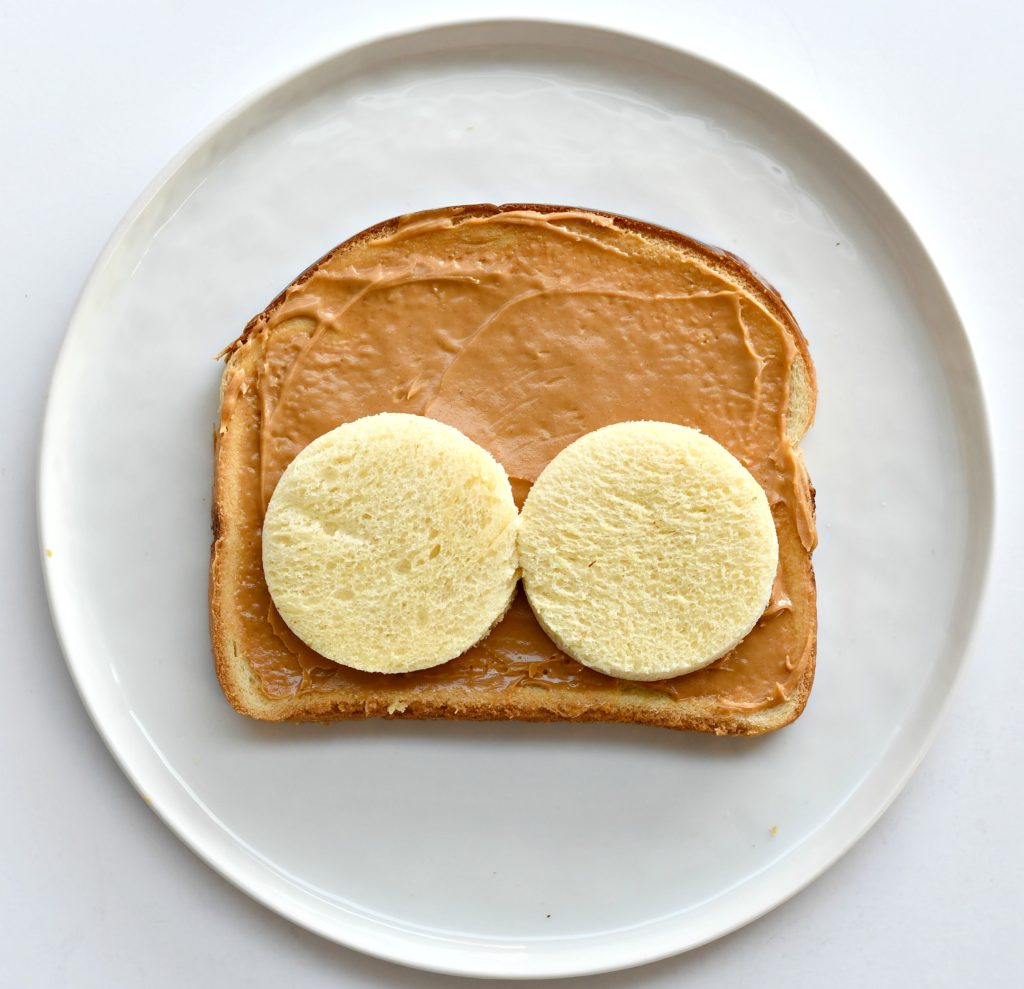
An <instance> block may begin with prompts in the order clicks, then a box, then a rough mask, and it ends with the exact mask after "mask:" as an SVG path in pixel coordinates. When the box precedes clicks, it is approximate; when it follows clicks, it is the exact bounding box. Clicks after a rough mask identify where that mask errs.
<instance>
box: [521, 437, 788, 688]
mask: <svg viewBox="0 0 1024 989" xmlns="http://www.w3.org/2000/svg"><path fill="white" fill-rule="evenodd" d="M519 543H520V554H521V565H522V571H523V586H524V588H525V590H526V596H527V598H528V599H529V601H530V606H531V607H532V608H533V612H534V614H535V615H536V616H537V620H538V621H539V622H540V624H541V627H542V628H543V629H544V631H545V632H547V634H548V635H549V636H550V637H551V639H552V640H553V641H554V642H555V643H556V645H558V647H559V648H560V649H561V650H563V651H564V652H566V653H568V655H570V656H572V657H573V659H576V660H578V661H579V662H580V663H582V664H584V665H585V666H588V667H590V668H591V669H595V670H599V671H600V672H602V673H605V674H607V675H608V676H612V677H621V678H623V679H627V680H646V681H649V680H662V679H665V678H667V677H677V676H683V675H685V674H687V673H692V672H693V671H694V670H699V669H701V668H702V667H705V666H707V665H708V664H709V663H712V662H714V661H715V660H716V659H718V658H720V657H721V656H724V655H725V654H726V653H728V652H729V651H730V650H732V649H733V648H735V647H736V646H737V645H738V644H739V643H740V642H741V641H742V640H743V639H744V638H745V637H746V635H747V634H748V633H749V632H750V630H751V629H752V628H753V627H754V624H755V622H756V621H757V620H758V619H759V618H760V617H761V615H762V614H763V613H764V610H765V608H766V607H767V605H768V600H769V597H770V596H771V591H772V584H773V582H774V580H775V573H776V570H777V567H778V560H779V549H778V540H777V538H776V534H775V523H774V521H773V519H772V512H771V508H770V507H769V505H768V499H767V497H766V496H765V493H764V491H763V490H762V489H761V486H760V485H759V484H758V483H757V481H756V480H754V478H753V477H752V476H751V474H750V472H749V471H748V470H747V469H746V468H745V467H744V466H743V465H742V464H741V463H740V462H739V461H738V460H737V459H736V458H735V457H734V456H733V455H732V454H731V453H729V451H728V450H726V449H725V448H724V447H723V446H722V445H721V444H719V443H716V442H715V441H714V440H713V439H711V438H710V437H708V436H704V435H703V434H702V433H700V432H698V431H697V430H695V429H692V428H690V427H687V426H680V425H677V424H674V423H665V422H624V423H617V424H616V425H612V426H605V427H604V428H602V429H597V430H594V432H592V433H587V434H586V435H585V436H583V437H581V438H580V439H578V440H576V441H575V442H574V443H572V444H570V445H569V446H567V447H566V448H565V449H564V450H562V452H561V453H559V454H558V456H556V457H555V458H554V460H552V461H551V463H549V464H548V466H547V467H546V468H545V469H544V471H543V473H541V475H540V477H539V478H538V479H537V482H536V483H535V484H534V485H533V488H532V489H531V490H530V493H529V495H528V496H527V498H526V503H525V504H524V505H523V514H522V522H521V528H520V535H519Z"/></svg>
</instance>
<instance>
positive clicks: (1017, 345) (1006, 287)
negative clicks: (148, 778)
mask: <svg viewBox="0 0 1024 989" xmlns="http://www.w3.org/2000/svg"><path fill="white" fill-rule="evenodd" d="M501 14H506V15H519V16H526V15H529V14H536V15H539V16H548V17H558V16H561V17H565V18H570V19H586V20H588V21H591V22H593V23H600V24H605V25H609V26H614V27H619V28H623V29H626V30H630V31H634V32H636V33H640V34H645V35H649V36H651V37H654V38H658V39H661V40H665V41H669V42H673V43H676V44H679V45H681V46H683V47H687V48H690V49H692V50H694V51H696V52H699V53H702V54H705V55H709V56H711V57H713V58H716V59H718V60H720V61H722V62H724V63H725V64H727V65H729V66H731V67H733V68H736V69H738V70H740V71H741V72H743V73H745V74H747V75H749V76H751V77H753V78H754V79H756V80H758V81H760V82H762V83H764V84H765V85H767V86H768V87H769V88H771V89H773V90H774V91H776V92H777V93H779V94H780V95H781V96H783V97H784V98H786V99H788V100H789V101H790V102H792V103H794V104H795V105H796V106H797V107H799V108H800V109H802V110H804V111H805V112H807V113H808V114H809V115H810V116H811V117H813V118H814V119H815V120H817V121H818V122H819V123H821V124H823V125H824V126H825V128H826V129H827V130H829V131H830V132H831V133H832V134H833V135H834V136H835V137H837V138H838V139H839V140H840V141H841V142H842V143H844V144H845V145H846V146H847V147H848V148H849V149H850V150H851V151H852V152H853V153H854V154H855V155H856V156H858V157H859V158H860V159H861V161H863V162H864V164H865V165H867V167H868V168H869V169H870V170H871V171H872V172H874V174H875V175H876V177H877V178H878V179H879V180H880V181H881V182H882V184H883V185H884V186H885V187H886V188H887V189H888V191H889V192H890V193H891V194H892V195H893V196H894V198H895V199H896V201H897V202H898V203H900V204H901V206H902V207H903V209H904V211H905V212H906V213H907V215H908V217H909V218H910V220H911V222H912V223H913V224H914V225H915V226H916V228H917V230H918V231H919V233H920V234H921V236H922V238H923V239H924V241H925V243H926V244H927V245H928V246H929V248H930V250H931V252H932V254H933V256H934V258H935V260H936V261H937V263H938V265H939V267H940V269H941V270H942V271H943V273H944V274H945V276H946V279H947V281H948V283H949V286H950V289H951V290H952V293H953V295H954V298H955V299H956V300H957V302H958V305H959V307H960V311H961V314H962V316H963V318H964V321H965V323H966V325H967V327H968V331H969V333H970V336H971V340H972V342H973V344H974V347H975V350H976V353H977V357H978V361H979V364H980V367H981V372H982V377H983V380H984V383H985V387H986V392H987V397H988V402H989V409H990V413H991V416H992V421H993V431H994V441H995V449H996V454H997V477H998V488H999V516H998V521H997V536H996V548H995V559H994V569H993V573H992V581H991V585H990V594H989V597H988V600H987V603H986V605H985V607H984V610H983V614H982V628H981V631H980V634H979V636H978V638H977V640H976V644H975V648H974V650H973V654H972V657H971V664H970V668H969V671H968V674H967V676H966V678H965V680H964V683H963V686H962V688H961V691H960V694H959V697H958V699H957V702H956V704H955V705H954V707H953V710H952V713H951V715H950V717H949V719H948V721H947V723H946V724H945V726H944V728H943V730H942V732H941V734H940V736H939V738H938V741H937V743H936V745H935V747H934V748H933V750H932V752H931V753H930V754H929V755H928V757H927V758H926V760H925V762H924V764H923V766H922V767H921V769H920V770H919V771H918V773H917V775H916V776H915V777H914V779H913V780H912V781H911V783H910V784H909V786H908V787H907V789H906V791H905V792H904V794H903V795H902V796H901V797H900V798H899V799H898V800H897V802H896V804H895V805H894V806H893V807H892V808H891V809H890V810H889V812H888V813H887V814H886V815H885V817H884V818H883V820H882V821H881V822H880V823H879V824H878V825H877V826H876V827H875V828H874V829H873V830H872V831H871V832H870V833H869V834H868V835H867V837H866V838H864V839H863V840H862V841H861V842H860V844H859V845H857V846H856V847H855V848H854V849H853V851H851V852H850V853H849V854H848V855H847V856H846V857H845V858H844V859H843V860H842V861H841V862H839V863H838V864H837V865H836V866H835V867H834V868H833V869H832V870H830V871H829V872H828V873H827V874H826V875H825V876H824V877H823V878H822V879H820V880H819V881H818V882H816V883H815V884H814V885H813V886H812V887H811V888H809V889H808V890H806V891H805V892H803V893H802V894H800V895H799V896H797V897H796V898H795V899H794V900H792V901H790V902H789V903H787V904H785V905H784V906H782V907H781V908H779V909H778V910H776V911H775V912H774V913H772V914H771V915H769V916H768V917H766V918H764V919H763V920H761V921H759V922H757V923H755V924H752V925H751V926H749V927H747V928H746V929H744V930H742V931H740V932H738V933H737V934H734V935H732V936H731V937H728V938H725V939H723V940H721V941H719V942H717V943H715V944H712V945H709V946H707V947H705V948H702V949H700V950H697V951H694V952H691V953H690V954H689V955H687V956H683V957H680V958H676V959H671V960H668V961H665V962H661V963H658V964H655V965H651V966H648V967H646V968H643V969H639V970H635V971H633V972H630V973H623V974H619V975H608V976H602V977H597V978H594V979H591V980H583V981H585V982H587V984H591V985H594V986H602V987H611V986H626V985H629V986H639V987H649V986H650V987H653V986H672V987H686V986H696V985H704V984H707V983H709V982H710V981H711V980H714V982H715V983H718V984H722V985H739V984H744V983H750V982H755V981H756V983H757V984H758V985H759V986H762V987H764V986H774V985H780V986H783V985H784V986H786V987H793V989H796V987H801V986H813V987H818V986H822V985H829V986H846V985H849V986H861V985H864V984H868V983H870V984H872V985H878V986H888V985H893V986H895V985H901V986H918V985H920V986H925V985H927V986H958V987H961V986H973V985H987V986H1010V985H1018V984H1019V981H1018V980H1019V978H1020V972H1021V970H1022V969H1024V937H1022V935H1021V933H1020V931H1019V927H1020V919H1021V916H1022V915H1024V854H1022V844H1024V830H1022V826H1021V823H1022V821H1024V743H1022V736H1024V729H1022V728H1021V725H1022V724H1024V703H1022V700H1021V697H1022V694H1024V676H1022V672H1021V669H1020V666H1021V660H1022V659H1024V650H1022V649H1021V646H1020V643H1019V638H1018V635H1019V633H1018V631H1017V628H1018V624H1019V623H1018V620H1017V613H1018V611H1019V610H1020V608H1021V603H1020V602H1021V599H1022V597H1024V579H1022V577H1021V570H1020V566H1019V561H1020V560H1021V558H1022V557H1024V511H1022V510H1021V505H1022V504H1024V456H1022V452H1021V451H1022V449H1024V439H1022V437H1021V432H1020V430H1021V425H1022V419H1024V417H1022V402H1021V399H1020V396H1021V393H1022V390H1024V384H1022V380H1021V378H1022V372H1021V368H1022V366H1024V287H1022V286H1024V279H1022V277H1021V266H1020V261H1019V258H1020V254H1021V244H1022V234H1021V231H1022V228H1024V206H1022V192H1021V189H1022V187H1024V182H1022V178H1021V176H1022V174H1024V123H1022V118H1024V55H1022V50H1024V7H1022V6H1021V5H1019V4H1018V3H1016V2H1015V0H1006V2H997V0H988V2H987V3H982V4H976V3H968V2H966V0H964V2H961V3H956V4H953V3H944V2H943V0H927V2H921V0H914V2H907V0H904V2H899V3H893V2H889V3H883V2H875V0H857V2H853V0H844V2H842V3H837V4H829V3H824V2H822V0H774V2H772V3H763V2H759V0H731V2H730V3H728V4H719V3H714V4H713V3H697V2H690V0H676V2H671V3H668V2H667V3H654V2H648V3H642V2H638V0H633V2H631V3H628V4H624V3H616V4H612V3H600V2H597V0H592V2H589V3H585V4H584V3H579V4H577V3H568V2H557V0H546V2H540V3H536V2H525V0H524V2H520V3H518V4H516V5H511V4H496V3H495V4H486V3H481V2H479V0H477V2H476V3H458V2H444V0H435V2H432V3H430V4H425V3H422V2H421V3H390V4H366V3H362V4H358V5H355V4H353V5H347V4H344V3H341V2H338V0H333V2H331V0H323V2H320V0H302V2H300V3H296V4H284V3H281V2H279V0H275V2H273V3H260V2H257V0H248V2H229V0H206V2H203V3H196V4H191V5H183V4H174V3H169V2H161V3H147V4H139V3H132V2H127V0H106V2H95V3H91V4H70V3H68V4H40V5H36V6H35V7H31V6H30V5H29V4H27V3H16V2H12V0H3V2H0V92H2V93H3V96H2V98H0V148H2V154H0V191H2V193H3V201H2V210H0V217H2V220H0V230H2V231H3V234H4V236H3V237H2V238H0V262H2V263H0V272H2V275H0V278H2V285H3V290H4V291H3V296H2V297H3V301H4V303H5V305H6V306H7V309H6V318H5V320H4V324H3V329H2V334H3V336H2V339H3V349H2V351H0V353H2V355H3V357H2V363H0V373H2V378H3V384H2V387H0V403H2V406H0V422H2V425H3V428H2V430H0V451H2V452H0V501H2V504H0V518H2V519H3V520H4V531H3V535H2V537H0V595H2V605H0V607H2V615H3V619H4V627H5V630H6V635H5V637H4V640H3V646H2V648H0V662H2V663H3V664H4V672H3V677H4V684H5V688H6V689H5V691H4V703H3V713H2V715H0V752H2V757H0V794H2V797H0V807H2V812H0V849H2V855H0V877H2V878H0V986H2V987H7V986H11V987H18V989H21V987H34V986H45V987H59V986H74V987H80V986H81V987H91V986H97V987H101V986H102V987H104V989H107V987H111V986H121V985H131V986H133V987H136V986H137V987H165V986H166V987H170V986H178V985H195V986H206V985H229V986H233V985H245V986H277V985H280V984H283V983H291V984H294V985H296V986H303V987H305V986H310V987H318V986H331V987H346V986H371V987H372V986H398V987H406V986H408V987H420V986H423V987H433V986H442V985H449V984H451V983H452V982H453V981H454V980H453V979H451V978H448V977H441V976H430V975H425V974H421V973H415V972H412V971H409V970H405V969H401V968H398V967H396V966H393V965H390V964H388V963H385V962H380V961H375V960H372V959H369V958H365V957H363V956H361V955H358V954H356V953H354V952H351V951H348V950H346V949H344V948H340V947H337V946H336V945H333V944H330V943H328V942H325V941H322V940H320V939H319V938H317V937H316V936H314V935H311V934H307V933H306V932H304V931H302V930H299V929H297V928H295V927H293V926H292V925H290V924H289V923H287V922H285V921H283V920H281V919H279V918H278V917H277V916H275V915H274V914H272V913H270V912H269V911H267V910H266V909H264V908H263V907H261V906H258V905H256V904H255V903H253V902H250V901H249V900H248V899H247V898H246V897H245V896H244V895H242V894H241V893H238V892H236V891H235V890H234V889H233V888H232V887H230V886H228V885H227V884H226V883H225V882H224V881H223V880H221V879H220V878H219V877H218V876H217V875H216V874H214V873H213V872H212V871H210V870H209V869H208V868H207V867H206V866H205V865H203V864H202V863H201V862H200V861H199V860H198V859H196V858H195V857H194V856H193V855H192V854H191V853H190V852H189V851H188V850H187V849H186V848H185V847H184V846H182V845H181V844H180V843H179V842H178V841H177V839H176V838H174V837H173V835H171V833H170V832H169V831H167V830H166V829H165V828H164V826H163V825H162V824H161V823H160V822H159V820H158V819H157V818H156V817H155V816H154V815H153V814H152V812H151V811H150V810H149V809H148V807H147V806H146V804H145V803H144V802H143V800H142V799H141V798H140V797H139V796H138V794H137V793H136V792H135V791H134V790H133V789H132V787H131V786H130V785H129V784H128V782H127V781H126V780H125V779H124V778H123V777H122V776H121V774H120V772H119V771H118V769H117V767H116V765H115V764H114V762H113V760H112V759H111V757H110V756H109V754H108V753H107V751H106V749H105V748H104V747H103V744H102V742H101V741H100V739H99V737H98V735H97V734H96V733H95V731H94V730H93V728H92V726H91V724H90V722H89V720H88V718H87V716H86V714H85V711H84V709H83V708H82V707H81V705H80V703H79V701H78V698H77V695H76V694H75V691H74V688H73V686H72V683H71V680H70V678H69V676H68V674H67V672H66V669H65V667H64V663H63V660H62V658H61V655H60V651H59V649H58V647H57V643H56V640H55V638H54V634H53V631H52V628H51V626H50V623H49V617H48V611H47V607H46V601H45V596H44V592H43V585H42V578H41V573H40V566H39V550H38V547H37V544H36V537H35V477H34V470H35V458H36V447H37V443H38V437H39V429H40V423H41V417H42V411H43V406H44V402H45V398H46V389H47V383H48V379H49V374H50V370H51V368H52V365H53V361H54V359H55V356H56V353H57V349H58V347H59V344H60V340H61V337H62V334H63V332H64V326H65V323H66V320H67V317H68V315H69V313H70V311H71V309H72V306H73V304H74V301H75V297H76V295H77V293H78V291H79V289H80V287H81V285H82V283H83V281H84V279H85V277H86V275H87V274H88V271H89V268H90V266H91V264H92V262H93V260H94V259H95V257H96V255H97V254H98V252H99V250H100V249H101V247H102V246H103V243H104V242H105V240H106V238H107V237H108V235H109V234H110V233H111V231H112V230H113V228H114V226H115V225H116V223H117V222H118V220H119V219H120V217H121V215H122V214H123V213H124V212H125V210H127V208H128V207H129V205H130V204H131V203H132V201H133V200H134V199H135V197H136V196H137V195H138V193H139V192H140V191H141V190H142V189H143V187H144V186H145V185H146V184H147V183H148V182H149V180H150V179H151V178H152V177H153V176H154V175H155V174H156V172H158V171H159V170H160V169H161V168H162V166H163V165H164V164H165V163H166V162H167V160H168V159H169V158H170V157H171V156H172V155H174V154H175V153H176V152H177V151H178V150H179V149H180V148H181V146H182V145H184V144H185V143H187V142H188V141H189V140H190V139H191V138H192V137H193V136H194V135H195V133H196V132H197V131H198V130H199V129H201V128H203V127H205V126H206V125H207V124H208V123H209V122H210V121H211V120H212V119H214V118H215V117H217V116H218V115H220V114H221V113H222V112H223V111H224V110H226V109H227V108H229V107H230V106H231V105H232V104H234V103H235V102H236V101H238V100H240V99H242V98H244V97H246V96H248V95H249V94H250V93H251V92H252V91H253V90H254V89H257V88H262V87H264V86H265V85H267V84H268V83H270V82H273V81H275V80H277V79H279V78H281V77H282V76H284V75H286V74H288V73H290V72H292V71H294V70H296V69H299V68H301V67H302V66H304V65H305V64H307V63H308V62H310V61H312V60H314V59H316V58H319V57H322V56H324V55H327V54H329V53H331V52H332V51H334V50H336V49H338V48H341V47H347V46H349V45H351V44H354V43H356V42H358V41H361V40H364V39H366V38H369V37H371V36H372V35H374V34H377V33H381V32H384V31H392V30H396V29H400V28H403V27H408V26H412V25H415V24H419V23H423V22H424V19H425V18H426V17H428V16H429V17H430V18H431V19H433V20H442V19H454V18H467V17H473V16H496V15H501Z"/></svg>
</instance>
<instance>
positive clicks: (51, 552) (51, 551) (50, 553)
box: [46, 547, 53, 556]
mask: <svg viewBox="0 0 1024 989" xmlns="http://www.w3.org/2000/svg"><path fill="white" fill-rule="evenodd" d="M46 555H47V556H53V550H52V549H50V548H49V547H47V549H46Z"/></svg>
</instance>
